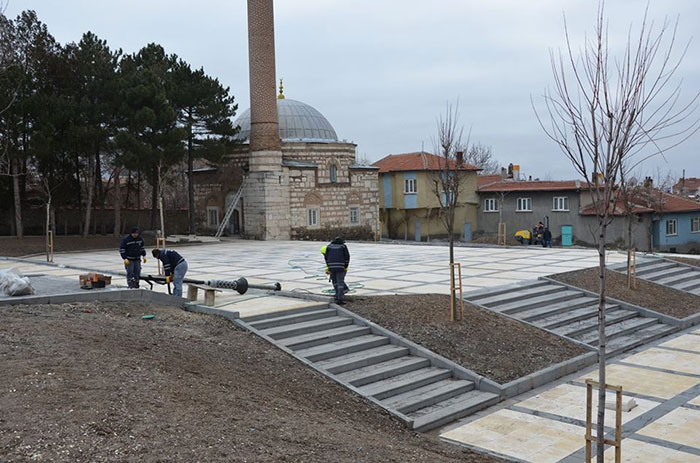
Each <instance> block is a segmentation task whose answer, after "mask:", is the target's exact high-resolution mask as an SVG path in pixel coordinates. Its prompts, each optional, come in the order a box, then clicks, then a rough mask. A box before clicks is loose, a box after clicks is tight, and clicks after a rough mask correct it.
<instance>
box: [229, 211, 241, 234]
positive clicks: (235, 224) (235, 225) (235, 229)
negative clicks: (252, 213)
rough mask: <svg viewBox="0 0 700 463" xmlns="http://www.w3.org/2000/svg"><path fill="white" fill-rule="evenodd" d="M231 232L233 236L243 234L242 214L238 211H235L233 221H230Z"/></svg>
mask: <svg viewBox="0 0 700 463" xmlns="http://www.w3.org/2000/svg"><path fill="white" fill-rule="evenodd" d="M229 232H230V233H231V234H232V235H240V234H241V212H240V211H239V210H238V209H234V210H233V214H231V220H230V221H229Z"/></svg>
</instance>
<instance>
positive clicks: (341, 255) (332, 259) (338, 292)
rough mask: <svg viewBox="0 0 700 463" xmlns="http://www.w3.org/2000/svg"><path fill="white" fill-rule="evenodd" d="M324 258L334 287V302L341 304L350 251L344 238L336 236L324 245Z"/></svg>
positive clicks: (342, 302)
mask: <svg viewBox="0 0 700 463" xmlns="http://www.w3.org/2000/svg"><path fill="white" fill-rule="evenodd" d="M323 257H324V258H325V259H326V267H327V268H328V271H329V272H330V274H331V281H332V282H333V287H334V288H335V302H336V303H337V304H340V305H343V304H344V303H345V301H344V298H343V296H344V294H345V288H346V287H347V286H345V273H346V272H347V271H348V266H349V265H350V251H348V247H347V246H345V240H344V239H343V237H342V236H336V237H335V238H334V239H333V241H331V242H330V243H329V244H328V245H327V246H326V252H325V253H324V254H323Z"/></svg>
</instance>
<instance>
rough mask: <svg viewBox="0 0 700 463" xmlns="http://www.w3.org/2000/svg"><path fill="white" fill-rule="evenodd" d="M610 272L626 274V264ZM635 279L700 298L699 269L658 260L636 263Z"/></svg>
mask: <svg viewBox="0 0 700 463" xmlns="http://www.w3.org/2000/svg"><path fill="white" fill-rule="evenodd" d="M610 268H611V269H612V270H616V271H618V272H622V273H624V274H625V275H626V274H627V264H626V263H624V264H617V265H613V266H611V267H610ZM637 278H640V279H642V280H648V281H652V282H654V283H657V284H660V285H664V286H669V287H671V288H674V289H678V290H681V291H686V292H689V293H692V294H695V295H698V296H700V268H698V267H694V266H692V265H687V264H683V263H681V262H674V261H671V260H666V259H659V258H645V259H643V260H638V261H637Z"/></svg>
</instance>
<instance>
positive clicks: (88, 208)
mask: <svg viewBox="0 0 700 463" xmlns="http://www.w3.org/2000/svg"><path fill="white" fill-rule="evenodd" d="M94 163H95V160H94V158H93V157H92V156H88V169H87V171H88V177H89V178H88V179H87V181H86V182H85V183H86V185H87V189H88V191H87V204H86V205H85V223H84V224H83V238H87V236H88V233H89V232H90V224H91V220H90V219H91V218H92V217H91V214H92V200H93V196H94V195H95V181H94V178H93V176H94V175H95V166H94Z"/></svg>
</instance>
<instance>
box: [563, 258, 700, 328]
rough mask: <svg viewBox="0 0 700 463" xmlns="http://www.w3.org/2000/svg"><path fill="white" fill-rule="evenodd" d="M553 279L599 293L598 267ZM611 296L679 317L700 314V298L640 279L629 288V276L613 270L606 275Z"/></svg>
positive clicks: (568, 273)
mask: <svg viewBox="0 0 700 463" xmlns="http://www.w3.org/2000/svg"><path fill="white" fill-rule="evenodd" d="M551 278H553V279H555V280H558V281H561V282H563V283H568V284H570V285H573V286H577V287H579V288H583V289H587V290H588V291H593V292H595V293H597V292H598V284H599V278H598V268H597V267H594V268H588V269H584V270H576V271H574V272H567V273H559V274H557V275H551ZM605 279H606V293H607V295H608V296H610V297H612V298H615V299H619V300H621V301H624V302H628V303H630V304H635V305H638V306H640V307H644V308H647V309H651V310H655V311H657V312H661V313H663V314H666V315H670V316H671V317H675V318H685V317H688V316H690V315H693V314H696V313H698V312H700V296H695V295H693V294H690V293H687V292H685V291H679V290H677V289H673V288H670V287H668V286H663V285H659V284H656V283H653V282H651V281H647V280H642V279H641V278H637V289H629V288H627V276H626V275H624V274H622V273H620V272H615V271H612V270H608V271H607V273H606V274H605Z"/></svg>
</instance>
